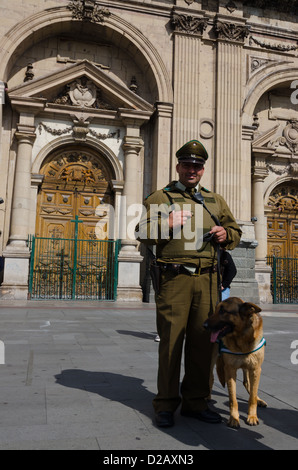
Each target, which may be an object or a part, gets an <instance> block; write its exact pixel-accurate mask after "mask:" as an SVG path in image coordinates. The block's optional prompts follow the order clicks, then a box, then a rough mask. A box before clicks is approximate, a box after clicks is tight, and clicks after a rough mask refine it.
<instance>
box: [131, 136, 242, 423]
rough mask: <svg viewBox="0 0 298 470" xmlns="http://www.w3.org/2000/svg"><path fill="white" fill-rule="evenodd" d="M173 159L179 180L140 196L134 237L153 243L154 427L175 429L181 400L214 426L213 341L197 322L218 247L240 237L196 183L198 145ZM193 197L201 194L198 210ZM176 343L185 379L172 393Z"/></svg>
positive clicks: (221, 206) (201, 158)
mask: <svg viewBox="0 0 298 470" xmlns="http://www.w3.org/2000/svg"><path fill="white" fill-rule="evenodd" d="M176 157H177V159H178V164H177V166H176V170H177V173H178V175H179V180H178V181H172V182H171V183H170V184H168V185H167V186H166V187H165V188H163V189H161V190H158V191H155V192H154V193H152V194H151V195H150V196H148V197H147V198H146V200H145V202H144V206H145V208H146V212H145V213H144V214H143V216H142V217H141V220H140V222H139V224H138V226H137V227H136V235H137V239H138V240H140V241H142V242H143V243H145V244H146V245H156V258H157V264H158V269H159V271H160V282H159V289H158V291H157V292H156V296H155V300H156V314H157V332H158V335H159V337H160V342H159V366H158V378H157V389H158V392H157V395H156V396H155V398H154V400H153V407H154V410H155V417H156V423H157V425H158V426H160V427H168V426H172V425H173V424H174V412H175V410H176V409H177V408H178V406H179V405H180V403H181V415H183V416H189V417H193V418H197V419H199V420H202V421H205V422H209V423H218V422H220V421H221V417H220V415H219V414H218V413H216V412H215V411H212V410H210V409H209V408H208V406H207V402H206V399H207V397H208V396H209V394H210V390H209V376H210V368H211V356H212V343H211V342H210V336H209V333H208V331H206V330H205V329H204V327H203V323H204V321H205V320H206V319H207V317H208V315H210V314H211V313H212V312H213V309H214V307H215V305H216V303H217V301H218V297H217V295H218V282H217V246H218V244H220V245H221V246H223V247H225V248H226V249H229V250H231V249H233V248H235V247H236V246H237V245H238V243H239V241H240V237H241V230H240V228H239V226H238V225H237V223H236V221H235V219H234V217H233V215H232V213H231V211H230V209H229V207H228V205H227V203H226V202H225V201H224V199H223V198H222V197H221V196H220V195H218V194H216V193H214V192H211V191H209V190H207V189H205V188H203V187H202V186H200V185H199V184H198V183H199V181H200V180H201V178H202V176H203V174H204V164H205V162H206V160H207V159H208V153H207V151H206V149H205V148H204V146H203V145H202V143H201V142H199V141H197V140H191V141H190V142H187V143H186V144H185V145H183V146H182V147H181V148H180V149H179V150H178V151H177V153H176ZM194 194H195V195H196V196H197V195H198V194H199V195H200V198H201V199H202V196H203V202H204V206H201V205H200V204H199V203H198V199H196V196H194ZM215 221H218V223H215ZM197 233H199V234H201V236H199V235H197ZM203 234H205V237H204V238H202V235H203ZM191 235H192V236H193V239H191ZM184 342H185V344H184ZM183 344H184V352H185V353H184V354H185V357H184V377H183V380H182V384H181V390H180V393H179V382H180V368H181V358H182V350H183ZM180 394H181V395H180Z"/></svg>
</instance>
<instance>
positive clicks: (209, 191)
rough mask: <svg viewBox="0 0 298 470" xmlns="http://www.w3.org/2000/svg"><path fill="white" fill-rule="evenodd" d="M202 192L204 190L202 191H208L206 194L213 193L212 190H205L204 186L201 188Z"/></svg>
mask: <svg viewBox="0 0 298 470" xmlns="http://www.w3.org/2000/svg"><path fill="white" fill-rule="evenodd" d="M201 190H202V191H206V193H211V190H210V189H207V188H204V187H203V186H202V187H201Z"/></svg>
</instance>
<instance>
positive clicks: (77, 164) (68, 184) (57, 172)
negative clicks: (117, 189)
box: [35, 146, 114, 239]
mask: <svg viewBox="0 0 298 470" xmlns="http://www.w3.org/2000/svg"><path fill="white" fill-rule="evenodd" d="M40 173H41V174H42V175H44V179H43V182H42V185H41V188H40V191H39V194H38V203H37V218H36V231H35V234H36V236H38V237H52V238H53V237H54V238H73V236H74V230H75V224H74V223H73V222H72V221H73V220H74V219H75V217H76V216H78V218H79V219H80V221H81V222H82V223H80V224H79V227H78V238H80V239H96V238H97V239H107V238H109V237H108V220H107V215H108V214H106V213H105V211H102V210H101V209H100V207H99V206H100V205H102V204H105V205H110V206H112V207H113V206H114V195H113V193H112V190H111V186H110V184H109V182H110V181H111V180H112V178H113V174H112V171H111V169H110V168H109V166H108V165H107V164H106V162H105V160H104V159H103V158H100V156H99V155H97V154H96V153H95V152H94V151H91V150H90V149H86V148H84V147H80V146H78V147H74V146H73V147H71V148H70V149H67V148H66V149H61V150H59V151H56V152H55V154H54V155H51V156H50V157H49V158H48V159H47V160H46V161H45V162H44V164H43V165H42V168H41V170H40ZM102 217H104V220H105V223H104V225H103V226H101V224H98V222H99V221H100V218H102Z"/></svg>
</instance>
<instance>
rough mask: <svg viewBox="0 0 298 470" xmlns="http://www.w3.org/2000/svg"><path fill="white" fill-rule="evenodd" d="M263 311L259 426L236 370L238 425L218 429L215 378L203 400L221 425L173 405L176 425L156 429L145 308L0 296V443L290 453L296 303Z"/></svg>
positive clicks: (222, 395) (224, 404) (221, 399)
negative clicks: (1, 358) (250, 416)
mask: <svg viewBox="0 0 298 470" xmlns="http://www.w3.org/2000/svg"><path fill="white" fill-rule="evenodd" d="M263 317H264V333H265V337H266V340H267V345H266V352H265V362H264V364H263V371H262V377H261V383H260V388H259V395H260V397H261V398H263V399H264V400H265V401H266V402H267V403H268V407H267V408H266V409H260V410H259V418H260V424H259V426H255V427H250V426H248V425H246V423H245V417H246V412H247V392H246V391H245V389H244V387H243V385H242V383H241V380H242V377H241V374H240V376H239V377H238V381H237V396H238V400H239V410H240V421H241V427H240V429H239V430H233V429H229V428H228V427H227V426H226V422H227V419H228V414H229V406H228V395H227V390H226V389H224V388H223V387H222V386H221V385H220V384H219V382H218V380H217V379H216V380H215V385H214V390H213V394H212V402H211V406H212V407H214V409H216V410H217V411H219V412H220V413H221V415H222V417H223V423H221V424H216V425H212V424H205V423H202V422H199V421H196V420H194V419H192V418H185V417H181V416H180V414H179V411H177V413H176V415H175V423H176V424H175V426H174V427H173V428H168V429H160V428H157V427H156V426H155V423H154V416H153V409H152V404H151V403H152V399H153V397H154V394H155V392H156V373H157V357H158V343H156V342H155V341H154V337H155V334H156V330H155V307H154V305H153V304H137V305H136V304H135V303H133V304H131V303H118V302H111V303H109V302H82V303H80V302H67V301H65V302H59V301H53V302H50V301H44V302H40V301H28V302H21V301H0V340H1V341H3V342H4V345H5V364H2V365H0V378H1V380H0V416H1V419H0V449H1V450H59V449H61V450H102V451H103V453H104V454H103V455H105V453H107V452H110V451H111V452H112V451H115V452H116V451H118V453H119V452H121V451H122V452H127V451H131V452H132V454H133V451H138V450H139V451H143V452H145V453H146V452H147V453H148V452H155V453H158V452H162V451H166V452H169V453H170V452H172V454H173V452H176V453H177V452H189V453H191V454H192V453H196V451H198V450H214V449H215V450H221V449H231V450H234V449H235V450H236V449H238V450H270V449H274V450H292V449H293V450H294V449H295V450H296V449H297V448H298V425H297V423H298V398H297V377H298V375H297V374H298V364H296V362H298V361H295V359H297V357H298V354H296V355H295V351H296V350H298V306H297V305H296V306H295V305H294V306H293V305H291V306H290V305H289V306H269V305H266V306H264V308H263ZM295 341H297V345H296V346H295V347H293V344H294V342H295ZM291 346H292V347H291ZM108 455H110V454H108Z"/></svg>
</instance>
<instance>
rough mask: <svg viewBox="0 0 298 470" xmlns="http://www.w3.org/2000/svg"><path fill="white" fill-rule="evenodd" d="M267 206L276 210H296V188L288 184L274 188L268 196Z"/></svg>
mask: <svg viewBox="0 0 298 470" xmlns="http://www.w3.org/2000/svg"><path fill="white" fill-rule="evenodd" d="M268 206H269V207H270V208H271V209H272V210H273V211H277V212H292V211H296V212H297V211H298V188H295V187H293V186H290V185H283V186H281V187H278V188H276V189H275V190H274V191H273V192H272V193H271V195H270V197H269V200H268Z"/></svg>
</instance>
